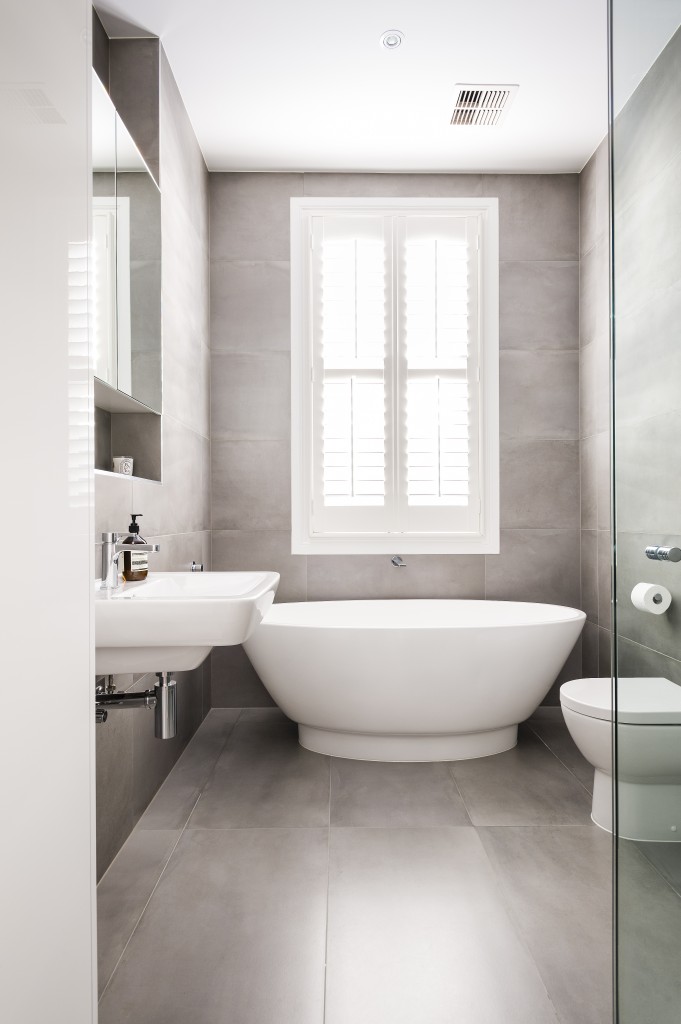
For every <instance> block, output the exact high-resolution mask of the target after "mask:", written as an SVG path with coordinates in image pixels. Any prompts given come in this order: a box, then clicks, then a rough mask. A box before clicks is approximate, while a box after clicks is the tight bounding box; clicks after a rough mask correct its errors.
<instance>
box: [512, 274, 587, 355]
mask: <svg viewBox="0 0 681 1024" xmlns="http://www.w3.org/2000/svg"><path fill="white" fill-rule="evenodd" d="M499 344H500V346H501V348H502V350H503V349H507V348H511V349H520V350H527V351H535V350H537V349H549V350H553V349H575V348H578V347H579V264H578V263H577V262H576V261H570V262H546V261H531V260H528V261H525V262H502V263H501V264H500V265H499Z"/></svg>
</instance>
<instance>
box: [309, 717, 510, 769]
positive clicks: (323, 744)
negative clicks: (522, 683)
mask: <svg viewBox="0 0 681 1024" xmlns="http://www.w3.org/2000/svg"><path fill="white" fill-rule="evenodd" d="M298 738H299V740H300V745H301V747H305V748H306V749H307V750H314V751H315V752H316V753H318V754H329V755H330V756H331V757H347V758H350V759H351V760H355V761H464V760H468V759H469V758H472V757H487V756H489V755H490V754H501V753H502V752H503V751H504V750H510V749H511V747H515V745H516V743H517V742H518V726H517V725H509V726H506V727H505V728H504V729H493V730H491V731H490V732H476V733H466V734H463V735H458V736H388V735H385V734H369V733H352V732H332V731H331V730H328V729H315V728H313V727H312V726H310V725H299V726H298Z"/></svg>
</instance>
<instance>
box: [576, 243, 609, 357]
mask: <svg viewBox="0 0 681 1024" xmlns="http://www.w3.org/2000/svg"><path fill="white" fill-rule="evenodd" d="M609 316H610V269H609V259H608V238H607V236H604V237H602V238H601V239H599V241H597V242H596V244H595V245H594V246H593V248H592V249H590V250H589V252H588V253H587V254H586V255H585V256H582V259H581V261H580V265H579V324H580V327H579V336H580V345H581V346H582V347H584V346H585V345H588V344H589V342H591V341H594V339H596V338H600V337H602V336H603V335H604V333H605V332H606V331H607V325H608V318H609Z"/></svg>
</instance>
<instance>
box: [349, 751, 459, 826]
mask: <svg viewBox="0 0 681 1024" xmlns="http://www.w3.org/2000/svg"><path fill="white" fill-rule="evenodd" d="M331 824H332V825H341V826H342V825H356V826H366V827H369V828H375V827H377V826H378V827H395V828H399V827H402V826H406V827H413V826H421V827H428V826H433V825H469V824H470V821H469V818H468V815H467V814H466V808H465V807H464V805H463V800H462V799H461V796H460V794H459V791H458V789H457V788H456V784H455V782H454V780H453V779H452V776H451V773H450V772H449V770H448V767H447V765H446V764H384V763H381V762H379V761H347V760H344V759H343V758H336V757H334V758H332V759H331Z"/></svg>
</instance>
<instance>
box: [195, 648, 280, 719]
mask: <svg viewBox="0 0 681 1024" xmlns="http://www.w3.org/2000/svg"><path fill="white" fill-rule="evenodd" d="M210 662H211V691H210V699H211V707H213V708H269V707H273V706H274V701H273V700H272V698H271V697H270V695H269V693H268V692H267V690H266V689H265V687H264V686H263V684H262V683H261V682H260V676H259V675H258V673H257V672H256V671H255V669H254V668H253V666H252V665H251V663H250V661H249V660H248V656H247V654H246V652H245V651H244V649H243V647H242V646H241V644H238V645H237V646H235V647H214V648H213V651H212V653H211V656H210Z"/></svg>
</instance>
